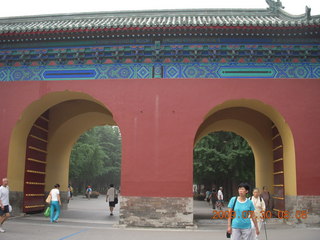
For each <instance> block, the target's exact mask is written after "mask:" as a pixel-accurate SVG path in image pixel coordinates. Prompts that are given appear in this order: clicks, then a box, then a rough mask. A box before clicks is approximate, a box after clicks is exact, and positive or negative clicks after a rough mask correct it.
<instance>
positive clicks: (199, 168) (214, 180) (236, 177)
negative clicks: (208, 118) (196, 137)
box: [193, 132, 255, 187]
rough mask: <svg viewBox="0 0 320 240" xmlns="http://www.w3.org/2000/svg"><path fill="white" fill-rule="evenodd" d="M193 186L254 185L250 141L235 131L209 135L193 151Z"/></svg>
mask: <svg viewBox="0 0 320 240" xmlns="http://www.w3.org/2000/svg"><path fill="white" fill-rule="evenodd" d="M193 173H194V183H195V184H198V185H205V186H207V187H211V186H212V185H216V186H225V185H226V184H227V183H228V184H229V185H232V183H239V182H248V183H250V184H252V183H254V178H255V175H254V156H253V153H252V150H251V147H250V146H249V144H248V142H247V141H246V140H245V139H243V138H242V137H240V136H238V135H236V134H234V133H232V132H216V133H210V134H209V135H207V136H205V137H203V138H202V139H201V140H200V141H199V142H198V143H197V144H196V146H195V148H194V171H193Z"/></svg>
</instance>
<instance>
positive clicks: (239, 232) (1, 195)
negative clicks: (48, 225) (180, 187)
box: [0, 178, 271, 240]
mask: <svg viewBox="0 0 320 240" xmlns="http://www.w3.org/2000/svg"><path fill="white" fill-rule="evenodd" d="M70 187H71V185H69V186H68V190H71V188H70ZM59 188H60V185H59V184H55V185H54V188H53V189H51V191H50V193H49V197H50V210H51V211H50V221H51V222H52V223H55V222H57V221H58V218H59V216H60V206H61V197H60V190H59ZM90 188H91V187H90ZM222 190H223V188H222V187H220V188H219V190H218V192H217V193H216V191H215V189H213V190H212V192H211V193H210V194H208V193H207V196H206V198H207V199H209V202H210V200H211V202H212V204H213V208H216V207H218V208H220V209H221V208H222V206H223V192H222ZM89 191H90V190H89ZM90 192H92V189H91V191H90ZM248 192H249V185H248V184H246V183H241V184H239V186H238V196H235V197H232V198H231V200H230V202H229V204H228V208H229V215H228V216H229V218H228V228H227V236H228V235H231V239H233V240H240V239H245V240H251V239H252V240H254V239H258V235H259V234H260V230H261V226H262V224H263V221H264V216H263V212H265V211H266V210H267V211H268V210H270V201H271V197H270V193H269V192H268V189H267V187H263V192H262V193H261V194H260V191H259V189H258V188H255V189H253V192H252V193H253V196H252V197H250V198H247V194H248ZM68 197H69V198H71V197H72V195H68ZM106 201H107V202H109V209H110V215H111V216H112V215H113V210H114V207H115V205H116V204H117V203H118V191H117V190H116V189H115V187H114V185H113V184H110V186H109V189H108V191H107V193H106ZM10 208H11V206H10V204H9V186H8V179H7V178H3V179H2V185H1V186H0V233H3V232H5V230H4V229H3V227H2V225H3V223H4V222H5V221H6V220H7V219H8V218H9V217H10ZM244 213H245V214H244ZM246 215H247V216H246Z"/></svg>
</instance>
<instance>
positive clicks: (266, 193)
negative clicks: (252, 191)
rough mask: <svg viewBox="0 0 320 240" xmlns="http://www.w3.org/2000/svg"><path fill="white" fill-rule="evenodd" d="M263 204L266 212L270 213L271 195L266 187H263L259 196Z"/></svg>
mask: <svg viewBox="0 0 320 240" xmlns="http://www.w3.org/2000/svg"><path fill="white" fill-rule="evenodd" d="M260 196H261V197H262V199H263V200H264V203H265V204H266V211H271V210H272V209H271V195H270V192H269V190H268V187H267V186H263V188H262V193H261V194H260Z"/></svg>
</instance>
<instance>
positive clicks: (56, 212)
mask: <svg viewBox="0 0 320 240" xmlns="http://www.w3.org/2000/svg"><path fill="white" fill-rule="evenodd" d="M90 188H91V187H90ZM91 192H92V189H91ZM72 196H73V188H72V186H71V185H70V184H69V185H68V201H69V200H70V199H72ZM47 199H49V208H50V222H52V223H57V222H58V219H59V216H60V207H61V194H60V185H59V184H55V185H54V187H53V189H51V190H50V192H49V195H48V198H47ZM106 201H107V202H109V209H110V215H111V216H113V210H114V207H115V205H116V204H117V203H118V191H117V190H116V189H115V187H114V185H113V184H110V186H109V189H108V191H107V194H106ZM11 210H12V207H11V206H10V204H9V185H8V179H7V178H3V179H2V184H1V186H0V233H4V232H5V230H4V229H3V226H2V225H3V223H4V222H5V221H6V220H7V219H8V218H9V217H10V212H11Z"/></svg>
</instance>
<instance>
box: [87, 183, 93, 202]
mask: <svg viewBox="0 0 320 240" xmlns="http://www.w3.org/2000/svg"><path fill="white" fill-rule="evenodd" d="M91 193H92V188H91V186H88V187H87V189H86V197H87V198H88V200H90V199H91Z"/></svg>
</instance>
